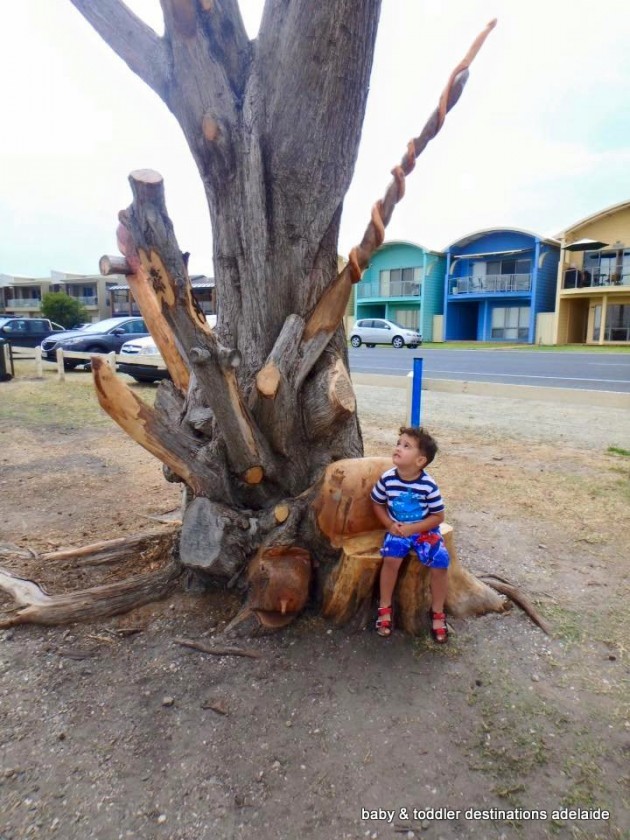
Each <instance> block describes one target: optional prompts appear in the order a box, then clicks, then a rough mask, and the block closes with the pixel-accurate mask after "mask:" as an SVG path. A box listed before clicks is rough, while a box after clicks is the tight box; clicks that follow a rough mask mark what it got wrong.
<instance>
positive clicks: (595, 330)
mask: <svg viewBox="0 0 630 840" xmlns="http://www.w3.org/2000/svg"><path fill="white" fill-rule="evenodd" d="M557 238H558V239H559V240H560V242H561V245H562V247H561V251H560V262H559V264H558V285H557V291H556V318H555V335H554V344H607V345H610V344H630V201H624V202H622V203H621V204H615V205H613V206H612V207H609V208H607V209H606V210H601V211H600V212H599V213H595V214H594V215H592V216H589V217H588V218H586V219H582V220H581V221H580V222H577V223H576V224H575V225H572V226H571V227H570V228H567V229H566V230H565V231H564V232H563V233H561V234H560V235H559V236H558V237H557Z"/></svg>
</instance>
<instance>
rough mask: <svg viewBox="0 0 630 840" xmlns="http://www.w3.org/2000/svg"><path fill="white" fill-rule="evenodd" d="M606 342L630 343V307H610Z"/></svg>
mask: <svg viewBox="0 0 630 840" xmlns="http://www.w3.org/2000/svg"><path fill="white" fill-rule="evenodd" d="M604 341H630V306H628V305H624V304H614V305H613V306H609V307H608V309H607V311H606V330H605V332H604Z"/></svg>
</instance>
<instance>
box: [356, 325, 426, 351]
mask: <svg viewBox="0 0 630 840" xmlns="http://www.w3.org/2000/svg"><path fill="white" fill-rule="evenodd" d="M350 344H352V346H353V347H360V346H361V345H362V344H365V346H366V347H375V346H376V345H377V344H391V345H392V347H405V346H406V347H417V346H418V345H419V344H422V336H421V335H420V333H419V332H417V331H416V330H410V329H408V328H407V327H401V326H400V324H397V323H396V322H395V321H386V320H385V318H361V320H359V321H357V322H356V324H355V325H354V328H353V330H352V332H351V333H350Z"/></svg>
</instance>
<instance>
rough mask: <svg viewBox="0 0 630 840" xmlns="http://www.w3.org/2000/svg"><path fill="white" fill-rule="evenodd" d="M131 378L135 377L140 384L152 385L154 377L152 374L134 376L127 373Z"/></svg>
mask: <svg viewBox="0 0 630 840" xmlns="http://www.w3.org/2000/svg"><path fill="white" fill-rule="evenodd" d="M129 375H130V376H131V378H132V379H135V380H136V382H140V383H141V384H142V385H153V383H154V382H155V379H154V378H153V377H152V376H134V375H133V374H129Z"/></svg>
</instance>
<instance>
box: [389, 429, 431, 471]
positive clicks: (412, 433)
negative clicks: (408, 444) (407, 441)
mask: <svg viewBox="0 0 630 840" xmlns="http://www.w3.org/2000/svg"><path fill="white" fill-rule="evenodd" d="M398 434H399V435H407V437H410V438H413V440H415V441H416V443H417V445H418V449H419V450H420V452H422V454H423V455H424V457H425V458H426V459H427V464H430V463H431V461H432V460H433V459H434V458H435V456H436V455H437V451H438V445H437V441H436V440H435V438H433V437H432V436H431V435H430V434H429V433H428V432H427V431H425V430H424V429H423V428H422V426H401V427H400V431H399V432H398Z"/></svg>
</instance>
